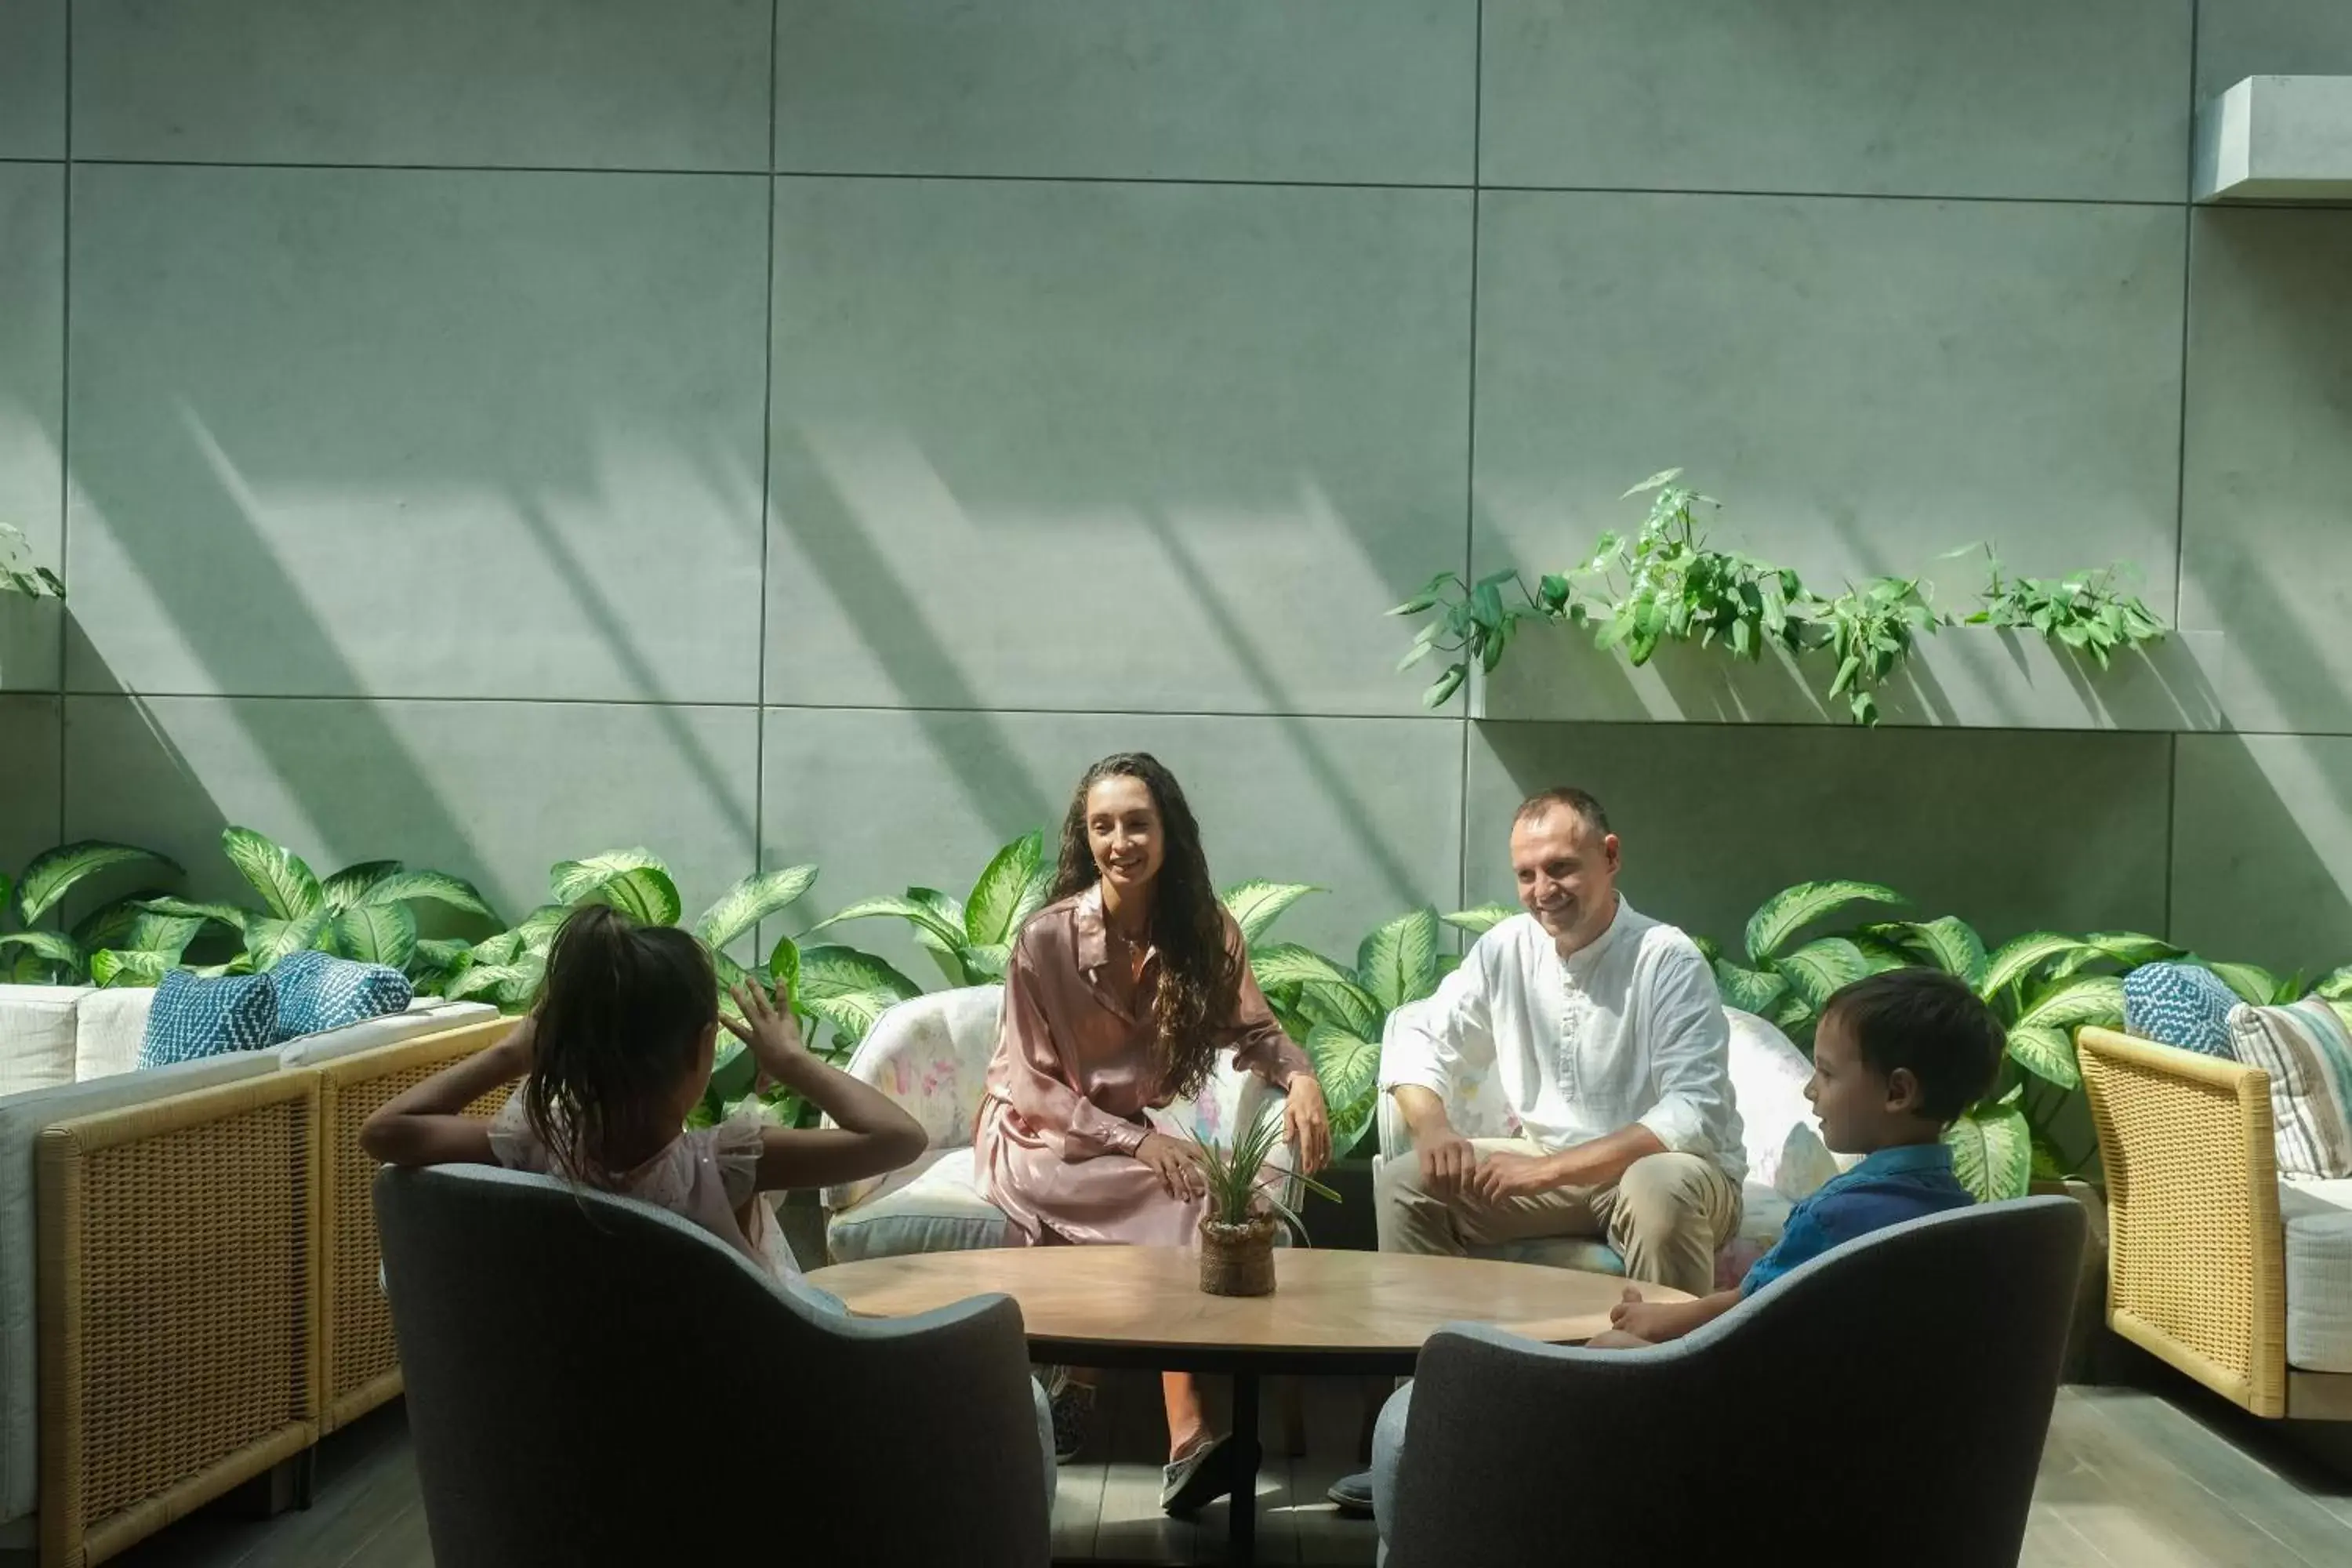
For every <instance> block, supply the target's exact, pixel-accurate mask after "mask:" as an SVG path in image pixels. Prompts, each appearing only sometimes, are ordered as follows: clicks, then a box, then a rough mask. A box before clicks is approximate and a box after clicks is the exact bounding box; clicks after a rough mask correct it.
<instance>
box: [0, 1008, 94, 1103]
mask: <svg viewBox="0 0 2352 1568" xmlns="http://www.w3.org/2000/svg"><path fill="white" fill-rule="evenodd" d="M87 994H89V988H88V987H87V986H81V985H0V1095H7V1094H22V1093H24V1092H25V1091H26V1089H48V1088H51V1087H53V1086H55V1085H58V1084H61V1083H71V1082H72V1081H73V1075H74V1005H75V1004H76V1003H77V1002H79V1000H80V999H81V998H82V997H83V996H85V995H87Z"/></svg>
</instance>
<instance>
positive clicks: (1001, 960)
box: [963, 942, 1013, 985]
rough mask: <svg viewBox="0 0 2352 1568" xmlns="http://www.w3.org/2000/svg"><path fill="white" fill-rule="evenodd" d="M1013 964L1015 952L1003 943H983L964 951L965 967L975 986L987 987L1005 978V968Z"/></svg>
mask: <svg viewBox="0 0 2352 1568" xmlns="http://www.w3.org/2000/svg"><path fill="white" fill-rule="evenodd" d="M1012 962H1013V950H1012V949H1011V948H1010V947H1008V946H1006V945H1005V944H1004V943H1003V942H981V943H979V944H978V945H976V946H972V947H967V948H965V949H964V950H963V966H964V972H965V973H966V974H968V975H969V976H971V984H974V985H985V984H988V983H989V982H990V981H992V980H1002V979H1003V978H1004V966H1005V965H1006V964H1008V963H1012Z"/></svg>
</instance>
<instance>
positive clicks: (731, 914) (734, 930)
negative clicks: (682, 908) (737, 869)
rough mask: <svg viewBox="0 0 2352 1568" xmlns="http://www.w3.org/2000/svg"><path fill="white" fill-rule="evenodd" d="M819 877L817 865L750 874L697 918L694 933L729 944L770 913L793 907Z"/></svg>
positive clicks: (709, 941) (706, 940) (715, 943)
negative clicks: (817, 875)
mask: <svg viewBox="0 0 2352 1568" xmlns="http://www.w3.org/2000/svg"><path fill="white" fill-rule="evenodd" d="M815 881H816V868H815V867H814V866H787V867H785V868H783V869H782V870H780V871H762V872H760V873H759V874H758V875H756V876H751V877H746V878H744V879H742V880H741V881H740V882H738V883H736V884H735V885H734V886H733V887H731V888H730V889H727V890H726V891H725V892H723V893H721V894H719V900H718V901H717V902H716V903H714V904H712V905H711V906H710V907H709V909H707V910H703V911H702V918H701V919H699V920H698V921H695V922H694V934H695V935H697V936H698V937H700V938H701V939H702V940H703V942H704V943H705V944H706V945H708V946H709V947H713V948H720V947H725V946H726V945H727V944H728V943H730V942H733V941H734V940H735V939H736V938H738V937H740V936H742V935H743V934H744V933H745V932H747V931H750V930H751V928H752V927H753V926H756V925H758V924H759V923H760V922H761V921H763V920H766V919H767V918H768V917H769V916H770V915H772V914H777V913H780V912H781V911H782V910H785V909H786V908H788V907H790V906H791V905H792V904H793V902H794V901H795V900H798V899H799V898H800V896H801V895H802V894H803V893H805V892H807V891H808V890H809V889H810V887H811V886H813V885H814V883H815Z"/></svg>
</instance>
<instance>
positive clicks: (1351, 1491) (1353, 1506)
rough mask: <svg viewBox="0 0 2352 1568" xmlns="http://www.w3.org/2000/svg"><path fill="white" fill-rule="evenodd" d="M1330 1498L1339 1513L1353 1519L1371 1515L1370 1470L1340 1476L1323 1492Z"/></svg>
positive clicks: (1368, 1517)
mask: <svg viewBox="0 0 2352 1568" xmlns="http://www.w3.org/2000/svg"><path fill="white" fill-rule="evenodd" d="M1323 1495H1324V1496H1325V1497H1328V1498H1329V1499H1330V1500H1331V1502H1332V1504H1333V1506H1334V1507H1336V1508H1338V1509H1339V1511H1340V1512H1341V1513H1344V1514H1347V1515H1349V1517H1350V1518H1355V1519H1370V1517H1371V1516H1372V1472H1371V1471H1370V1470H1360V1471H1358V1472H1357V1473H1356V1474H1354V1475H1352V1476H1341V1477H1340V1478H1339V1479H1338V1480H1336V1481H1333V1482H1332V1483H1331V1489H1330V1490H1328V1491H1327V1492H1325V1493H1324V1494H1323Z"/></svg>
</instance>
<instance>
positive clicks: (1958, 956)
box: [1903, 915, 1992, 986]
mask: <svg viewBox="0 0 2352 1568" xmlns="http://www.w3.org/2000/svg"><path fill="white" fill-rule="evenodd" d="M1903 931H1904V932H1905V940H1904V945H1905V946H1906V947H1908V948H1909V949H1911V951H1913V952H1916V953H1917V954H1918V955H1919V956H1920V957H1922V958H1924V959H1926V960H1927V962H1928V963H1932V964H1934V965H1935V966H1936V967H1937V969H1940V970H1942V971H1943V972H1944V973H1947V974H1957V975H1958V976H1959V977H1960V978H1961V979H1963V980H1965V981H1967V982H1968V983H1969V984H1970V985H1972V986H1973V985H1980V984H1983V983H1984V977H1985V971H1986V969H1987V968H1988V967H1989V966H1990V964H1991V962H1992V961H1991V959H1990V958H1989V957H1988V956H1986V953H1985V944H1984V939H1983V938H1982V937H1980V936H1979V935H1977V929H1976V927H1974V926H1972V925H1970V924H1969V922H1968V921H1964V920H1962V919H1960V917H1959V916H1958V915H1943V916H1940V917H1938V918H1937V919H1935V920H1932V921H1907V922H1906V923H1905V925H1904V926H1903Z"/></svg>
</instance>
